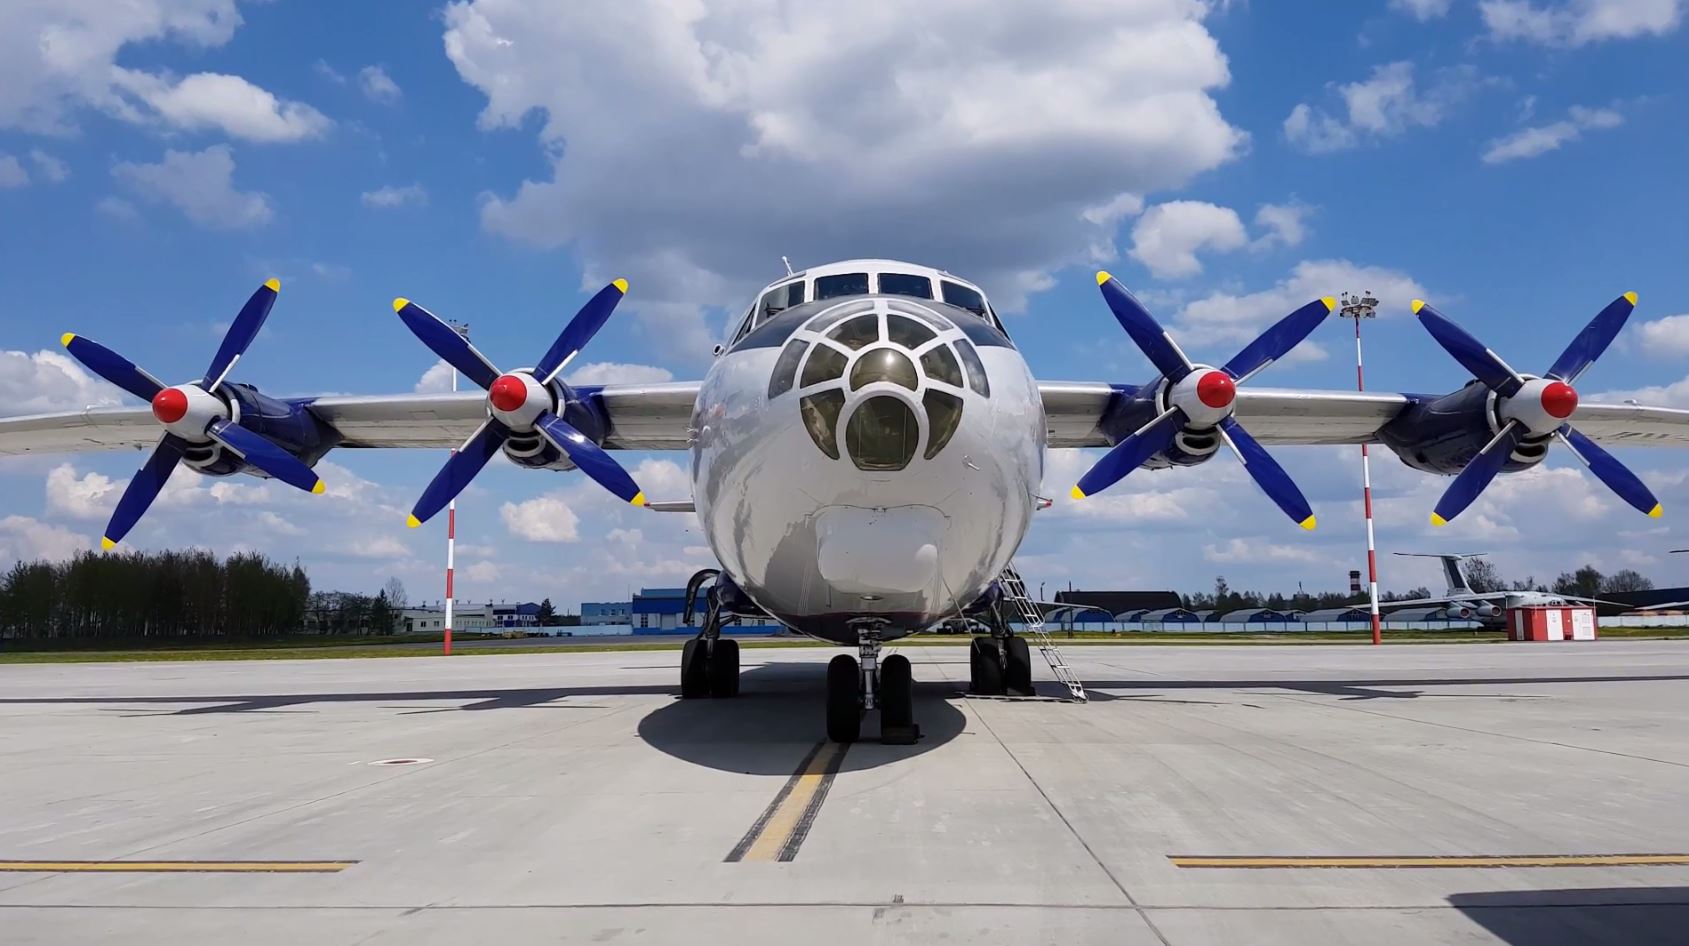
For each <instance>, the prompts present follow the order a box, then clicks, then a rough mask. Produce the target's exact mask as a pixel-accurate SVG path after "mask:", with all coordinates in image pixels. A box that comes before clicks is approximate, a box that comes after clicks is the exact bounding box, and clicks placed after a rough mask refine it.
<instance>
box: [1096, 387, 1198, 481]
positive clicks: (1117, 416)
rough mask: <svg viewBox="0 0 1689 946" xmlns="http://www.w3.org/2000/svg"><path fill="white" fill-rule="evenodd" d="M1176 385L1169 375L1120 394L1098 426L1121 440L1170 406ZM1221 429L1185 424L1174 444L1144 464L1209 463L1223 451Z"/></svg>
mask: <svg viewBox="0 0 1689 946" xmlns="http://www.w3.org/2000/svg"><path fill="white" fill-rule="evenodd" d="M1171 387H1172V385H1170V384H1168V383H1167V379H1165V378H1157V379H1156V380H1154V381H1151V382H1150V383H1149V384H1146V385H1144V386H1143V387H1141V388H1138V389H1137V390H1136V391H1135V392H1133V393H1131V394H1129V395H1128V394H1124V393H1123V394H1121V395H1120V396H1117V397H1116V399H1115V402H1114V403H1113V404H1111V405H1110V406H1109V409H1108V410H1107V411H1105V412H1104V413H1103V418H1102V420H1101V421H1100V422H1099V423H1098V426H1099V427H1100V428H1101V429H1102V431H1103V433H1105V434H1107V435H1108V438H1109V440H1110V441H1112V442H1114V443H1119V442H1120V441H1122V440H1125V439H1126V438H1127V437H1130V436H1131V435H1132V434H1133V432H1135V431H1137V430H1138V429H1139V428H1140V427H1142V426H1144V425H1145V424H1147V423H1149V422H1150V421H1152V420H1155V419H1156V418H1157V417H1158V416H1160V415H1161V414H1162V413H1163V412H1165V411H1166V410H1167V408H1168V406H1169V403H1168V399H1167V394H1168V391H1169V389H1170V388H1171ZM1220 444H1221V441H1220V432H1219V429H1218V428H1215V427H1185V428H1183V429H1182V430H1180V431H1179V432H1178V433H1177V434H1175V435H1174V437H1173V445H1172V446H1171V447H1169V448H1168V449H1167V450H1165V451H1163V452H1161V453H1158V454H1156V455H1155V456H1153V457H1151V458H1150V459H1149V461H1148V462H1146V463H1145V464H1144V466H1145V467H1147V468H1148V469H1152V470H1158V469H1167V468H1168V467H1174V466H1196V465H1197V464H1199V463H1206V462H1208V461H1209V460H1211V459H1213V458H1214V455H1215V454H1216V453H1219V452H1220Z"/></svg>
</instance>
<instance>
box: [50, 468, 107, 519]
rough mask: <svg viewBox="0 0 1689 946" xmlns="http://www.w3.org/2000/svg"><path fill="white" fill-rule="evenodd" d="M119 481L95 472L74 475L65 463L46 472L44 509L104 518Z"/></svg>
mask: <svg viewBox="0 0 1689 946" xmlns="http://www.w3.org/2000/svg"><path fill="white" fill-rule="evenodd" d="M122 494H123V484H121V483H119V482H117V481H116V480H113V479H112V478H111V477H109V476H103V475H101V474H99V473H88V474H87V475H84V476H78V475H76V468H75V467H73V466H71V465H70V464H68V463H63V464H60V465H58V466H56V467H53V469H52V470H51V471H49V472H48V473H47V511H48V512H56V513H60V514H62V515H66V516H70V517H71V518H72V519H104V518H106V517H108V516H110V515H111V510H112V508H113V507H114V506H116V505H117V498H118V497H119V496H121V495H122Z"/></svg>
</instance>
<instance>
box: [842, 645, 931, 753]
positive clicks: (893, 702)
mask: <svg viewBox="0 0 1689 946" xmlns="http://www.w3.org/2000/svg"><path fill="white" fill-rule="evenodd" d="M851 623H852V625H853V626H855V628H856V632H857V653H858V654H859V655H860V657H861V659H860V661H858V659H857V658H856V657H852V656H850V655H849V654H839V655H838V656H837V657H834V658H833V659H832V661H830V662H829V663H828V664H827V738H828V739H831V740H833V741H834V742H847V743H848V742H855V741H857V740H858V739H860V738H861V737H862V715H863V714H864V713H866V712H868V711H869V710H874V709H878V710H879V711H880V741H881V742H882V743H885V744H887V745H895V746H907V745H913V744H914V743H915V741H916V740H917V739H919V738H921V727H919V726H917V725H916V724H915V681H914V671H913V668H911V667H910V665H909V658H908V657H905V656H903V655H902V654H892V655H891V656H890V657H887V658H886V659H885V661H884V662H881V661H880V629H881V628H883V627H885V621H884V620H883V619H880V618H859V619H857V620H856V621H853V622H851Z"/></svg>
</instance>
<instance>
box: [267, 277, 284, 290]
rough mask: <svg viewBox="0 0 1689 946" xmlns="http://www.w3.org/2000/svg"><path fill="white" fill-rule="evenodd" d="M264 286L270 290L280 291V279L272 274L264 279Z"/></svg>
mask: <svg viewBox="0 0 1689 946" xmlns="http://www.w3.org/2000/svg"><path fill="white" fill-rule="evenodd" d="M264 288H265V289H268V290H270V291H271V292H281V280H279V279H277V278H275V277H274V276H272V277H270V278H269V279H266V280H264Z"/></svg>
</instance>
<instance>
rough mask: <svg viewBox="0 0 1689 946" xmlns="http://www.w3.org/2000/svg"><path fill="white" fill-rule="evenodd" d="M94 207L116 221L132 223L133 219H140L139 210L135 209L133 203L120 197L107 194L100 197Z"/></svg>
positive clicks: (101, 213) (102, 214)
mask: <svg viewBox="0 0 1689 946" xmlns="http://www.w3.org/2000/svg"><path fill="white" fill-rule="evenodd" d="M94 209H95V210H97V211H99V213H100V215H101V216H104V217H107V218H110V219H112V220H115V221H117V222H118V223H134V222H135V221H137V220H139V219H141V212H140V211H139V210H136V209H135V205H134V204H132V203H130V202H129V201H127V200H124V199H123V198H121V197H112V196H109V195H108V196H105V197H101V198H100V199H99V200H98V201H97V202H95V204H94Z"/></svg>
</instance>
